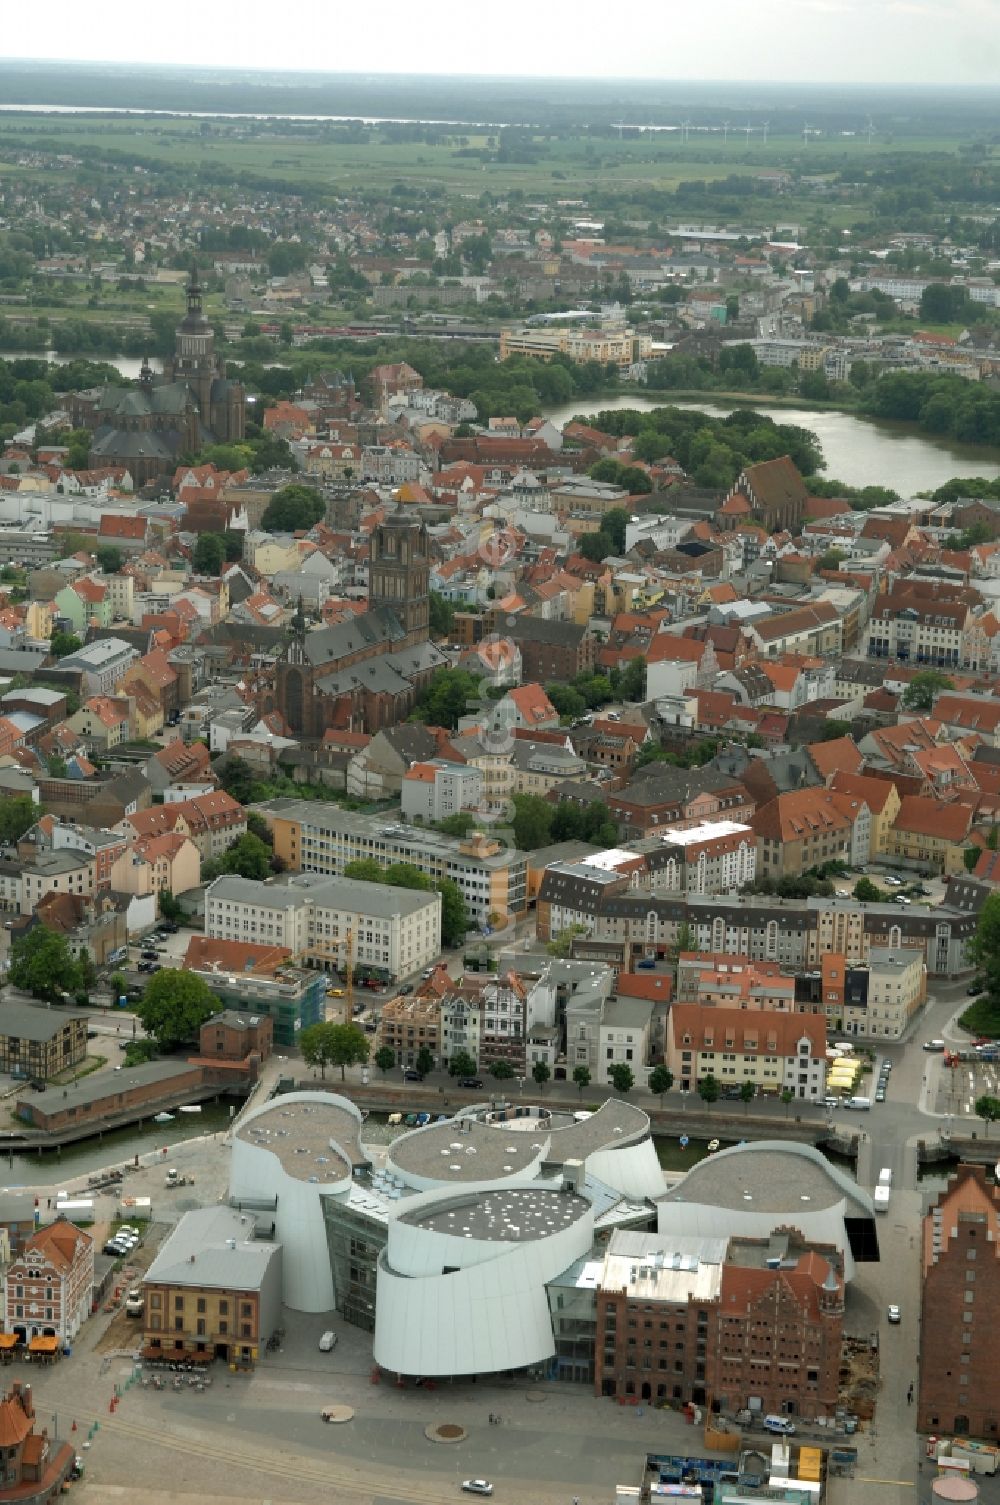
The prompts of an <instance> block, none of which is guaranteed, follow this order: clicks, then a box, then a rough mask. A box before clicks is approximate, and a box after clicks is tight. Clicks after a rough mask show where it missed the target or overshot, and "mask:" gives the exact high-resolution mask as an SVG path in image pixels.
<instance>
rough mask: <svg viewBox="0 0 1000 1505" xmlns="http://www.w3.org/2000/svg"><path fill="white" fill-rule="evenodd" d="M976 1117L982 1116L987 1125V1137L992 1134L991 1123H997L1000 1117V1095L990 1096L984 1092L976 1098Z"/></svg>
mask: <svg viewBox="0 0 1000 1505" xmlns="http://www.w3.org/2000/svg"><path fill="white" fill-rule="evenodd" d="M976 1117H977V1118H981V1119H982V1121H983V1123H984V1124H985V1125H986V1137H987V1139H988V1138H989V1136H990V1124H992V1123H996V1121H997V1119H998V1118H1000V1097H990V1096H989V1094H988V1093H984V1094H983V1096H982V1097H977V1098H976Z"/></svg>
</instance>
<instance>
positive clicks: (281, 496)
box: [261, 481, 326, 533]
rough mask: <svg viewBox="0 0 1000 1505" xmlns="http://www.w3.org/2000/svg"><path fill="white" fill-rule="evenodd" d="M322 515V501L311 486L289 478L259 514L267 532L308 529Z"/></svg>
mask: <svg viewBox="0 0 1000 1505" xmlns="http://www.w3.org/2000/svg"><path fill="white" fill-rule="evenodd" d="M325 516H326V503H325V502H324V500H323V498H322V496H321V495H320V493H319V492H318V491H317V490H316V488H315V486H304V485H303V484H302V483H301V482H300V481H292V482H291V484H290V485H288V486H282V488H281V490H280V491H276V492H275V493H274V495H273V496H272V498H271V500H270V501H269V502H268V504H267V507H266V508H265V511H264V515H263V517H262V518H261V527H262V528H264V529H265V530H266V531H267V532H269V533H300V532H308V530H309V529H310V528H311V527H313V526H314V524H316V523H319V522H322V521H323V518H324V517H325Z"/></svg>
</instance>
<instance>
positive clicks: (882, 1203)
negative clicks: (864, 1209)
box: [872, 1186, 892, 1212]
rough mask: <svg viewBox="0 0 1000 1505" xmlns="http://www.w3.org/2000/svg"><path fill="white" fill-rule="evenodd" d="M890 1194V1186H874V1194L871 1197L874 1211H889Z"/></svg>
mask: <svg viewBox="0 0 1000 1505" xmlns="http://www.w3.org/2000/svg"><path fill="white" fill-rule="evenodd" d="M891 1196H892V1192H891V1190H890V1188H889V1187H888V1186H876V1188H875V1195H874V1197H873V1198H872V1201H873V1202H874V1203H875V1211H876V1212H888V1211H889V1198H890V1197H891Z"/></svg>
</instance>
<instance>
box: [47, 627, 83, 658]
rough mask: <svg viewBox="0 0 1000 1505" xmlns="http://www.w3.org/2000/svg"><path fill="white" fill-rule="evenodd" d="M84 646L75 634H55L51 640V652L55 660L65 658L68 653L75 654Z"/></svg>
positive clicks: (58, 632)
mask: <svg viewBox="0 0 1000 1505" xmlns="http://www.w3.org/2000/svg"><path fill="white" fill-rule="evenodd" d="M82 647H83V644H82V643H81V642H80V639H79V638H78V637H77V635H76V633H75V632H61V631H57V632H54V633H53V634H52V636H51V638H50V639H49V652H50V653H51V655H52V657H53V658H65V657H66V655H67V653H75V652H76V651H77V649H78V648H82Z"/></svg>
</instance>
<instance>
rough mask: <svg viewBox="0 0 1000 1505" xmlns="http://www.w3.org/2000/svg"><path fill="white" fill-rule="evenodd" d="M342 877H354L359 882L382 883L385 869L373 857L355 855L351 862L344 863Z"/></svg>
mask: <svg viewBox="0 0 1000 1505" xmlns="http://www.w3.org/2000/svg"><path fill="white" fill-rule="evenodd" d="M344 877H345V878H354V879H356V880H357V881H358V882H361V883H383V882H384V881H385V869H384V868H383V867H382V866H381V865H380V864H379V863H377V862H376V861H375V858H374V857H356V858H355V859H354V861H353V862H348V863H345V865H344Z"/></svg>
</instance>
